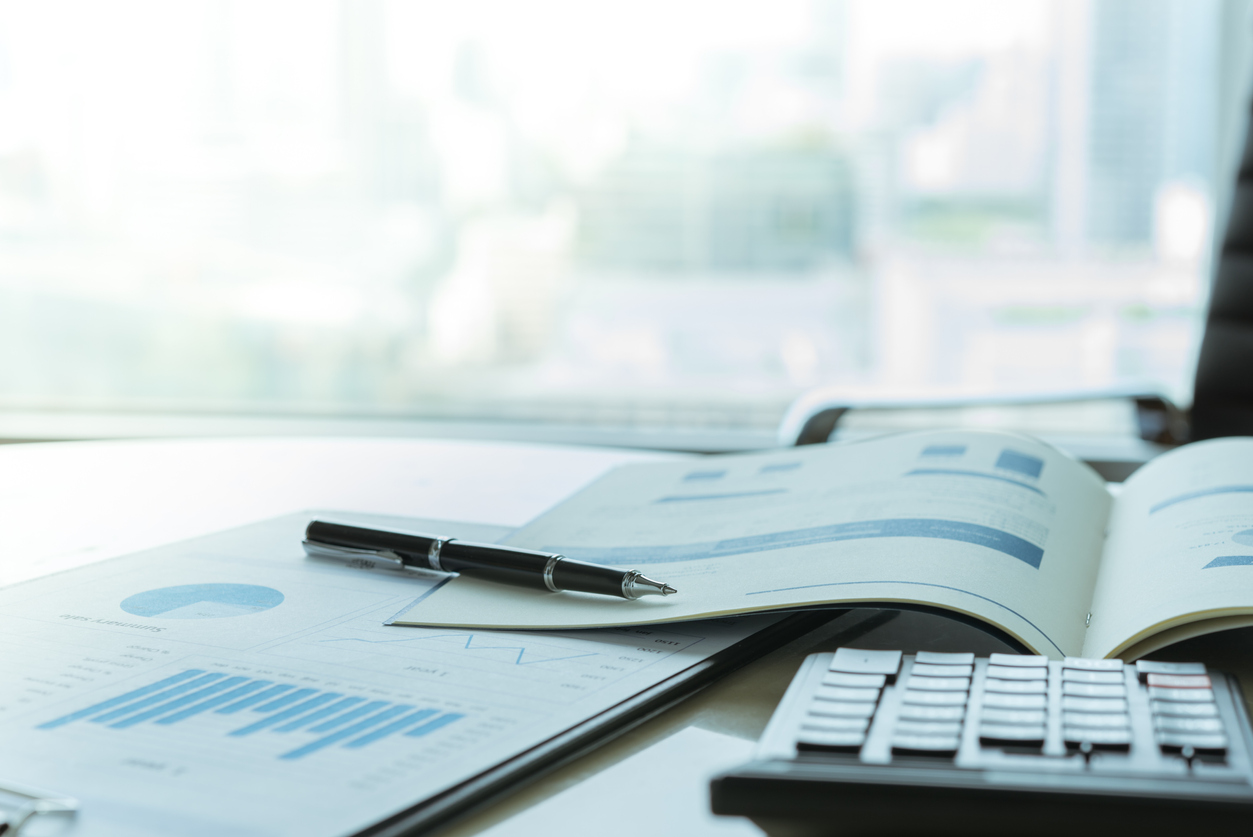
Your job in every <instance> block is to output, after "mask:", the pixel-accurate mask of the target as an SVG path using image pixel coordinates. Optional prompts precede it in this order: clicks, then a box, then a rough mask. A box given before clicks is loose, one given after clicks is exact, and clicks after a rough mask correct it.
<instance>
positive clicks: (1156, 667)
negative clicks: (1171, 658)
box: [1136, 660, 1205, 682]
mask: <svg viewBox="0 0 1253 837" xmlns="http://www.w3.org/2000/svg"><path fill="white" fill-rule="evenodd" d="M1136 673H1137V674H1138V675H1140V681H1141V682H1143V681H1144V678H1146V677H1148V676H1149V675H1150V674H1205V663H1159V662H1157V661H1156V660H1137V661H1136Z"/></svg>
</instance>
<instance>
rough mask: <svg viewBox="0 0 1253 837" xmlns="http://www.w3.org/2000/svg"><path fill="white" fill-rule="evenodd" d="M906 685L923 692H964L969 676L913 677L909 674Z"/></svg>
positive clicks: (967, 686)
mask: <svg viewBox="0 0 1253 837" xmlns="http://www.w3.org/2000/svg"><path fill="white" fill-rule="evenodd" d="M907 686H908V687H909V688H910V689H921V690H922V691H924V692H964V691H966V690H967V689H969V688H970V678H969V677H915V676H914V675H912V674H911V675H910V676H909V683H908V684H907Z"/></svg>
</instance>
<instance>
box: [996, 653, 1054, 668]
mask: <svg viewBox="0 0 1253 837" xmlns="http://www.w3.org/2000/svg"><path fill="white" fill-rule="evenodd" d="M1048 664H1049V658H1048V657H1039V656H1033V655H1030V654H990V655H988V665H990V666H1022V667H1024V668H1048Z"/></svg>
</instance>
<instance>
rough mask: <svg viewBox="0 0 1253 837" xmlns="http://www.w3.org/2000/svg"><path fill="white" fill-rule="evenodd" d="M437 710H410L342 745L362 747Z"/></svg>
mask: <svg viewBox="0 0 1253 837" xmlns="http://www.w3.org/2000/svg"><path fill="white" fill-rule="evenodd" d="M437 712H439V710H438V709H419V710H418V711H417V712H410V713H409V714H408V715H406V716H405V717H403V718H401V719H400V720H399V721H392V722H391V723H390V724H388V725H386V726H382V727H379V728H378V729H376V730H374V732H368V733H366V734H365V735H363V736H361V737H360V738H354V739H353V740H352V741H349V742H348V743H347V744H345V745H344V746H345V747H353V748H357V747H364V746H365V745H367V744H370V743H373V742H375V741H378V740H379V739H380V738H386V737H387V736H389V735H391V734H392V733H393V732H399V731H400V730H402V729H404V728H405V727H407V726H410V725H412V724H416V723H417V722H418V721H421V720H423V719H425V718H429V717H431V716H432V715H434V714H436V713H437Z"/></svg>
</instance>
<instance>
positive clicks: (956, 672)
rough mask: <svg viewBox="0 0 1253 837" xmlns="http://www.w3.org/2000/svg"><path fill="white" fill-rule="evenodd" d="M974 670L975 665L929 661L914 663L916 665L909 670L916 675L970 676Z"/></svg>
mask: <svg viewBox="0 0 1253 837" xmlns="http://www.w3.org/2000/svg"><path fill="white" fill-rule="evenodd" d="M974 671H975V667H974V666H949V665H943V666H940V665H931V664H929V663H914V667H913V668H911V669H910V670H909V672H910V674H911V675H913V676H915V677H918V676H922V677H969V676H970V675H972V674H974Z"/></svg>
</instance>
